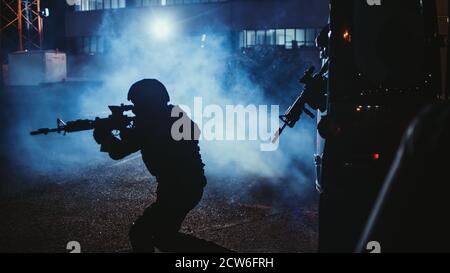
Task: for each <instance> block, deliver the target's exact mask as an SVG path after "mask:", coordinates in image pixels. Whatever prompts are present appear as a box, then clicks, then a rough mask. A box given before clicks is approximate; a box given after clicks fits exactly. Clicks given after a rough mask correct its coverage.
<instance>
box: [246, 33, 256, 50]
mask: <svg viewBox="0 0 450 273" xmlns="http://www.w3.org/2000/svg"><path fill="white" fill-rule="evenodd" d="M255 33H256V32H255V31H254V30H248V31H247V37H246V43H247V47H251V46H254V45H255V44H256V34H255Z"/></svg>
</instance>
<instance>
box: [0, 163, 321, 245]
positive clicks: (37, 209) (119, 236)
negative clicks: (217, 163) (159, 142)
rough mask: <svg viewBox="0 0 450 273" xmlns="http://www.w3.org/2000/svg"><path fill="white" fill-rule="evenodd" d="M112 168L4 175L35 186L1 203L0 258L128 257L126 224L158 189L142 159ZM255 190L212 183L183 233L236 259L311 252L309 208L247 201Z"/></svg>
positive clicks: (313, 224) (261, 194) (266, 193)
mask: <svg viewBox="0 0 450 273" xmlns="http://www.w3.org/2000/svg"><path fill="white" fill-rule="evenodd" d="M112 164H113V163H111V162H109V164H103V165H101V164H100V165H98V166H96V167H94V168H92V169H90V170H80V172H78V173H72V174H70V175H69V174H60V175H53V176H45V175H41V176H39V177H34V178H31V177H28V176H27V175H22V176H20V175H15V176H11V175H10V176H9V177H5V176H3V179H10V180H11V179H13V180H14V181H13V182H14V183H19V184H20V179H34V180H35V181H38V180H39V181H40V182H39V183H36V182H33V183H35V185H34V186H31V187H24V188H25V189H24V190H20V191H16V192H15V193H12V194H11V193H10V194H7V195H5V196H3V197H2V199H1V200H0V219H1V223H2V224H1V225H0V251H1V252H28V251H30V252H65V251H66V249H65V246H66V243H67V242H69V241H73V240H74V241H79V242H80V243H81V246H82V250H83V251H86V252H121V251H125V252H126V251H129V249H130V245H129V242H128V238H127V231H128V228H129V224H130V223H131V222H132V221H133V219H135V218H136V217H137V216H138V215H139V214H140V213H141V212H142V210H143V209H144V208H145V207H146V206H147V205H148V204H150V203H151V202H152V201H153V200H154V198H155V196H154V190H155V187H156V184H155V183H154V181H152V178H151V177H150V176H149V175H148V174H147V171H146V170H145V167H144V166H143V164H142V163H141V161H140V158H135V159H133V160H129V161H127V162H125V163H123V164H119V165H114V166H112ZM5 173H6V172H5ZM31 175H32V174H31ZM3 181H4V180H3ZM4 182H5V181H4ZM22 182H23V181H22ZM28 182H29V181H28ZM23 183H26V182H23ZM258 183H264V182H263V181H259V180H255V181H251V180H250V179H249V180H248V181H246V182H245V183H243V182H242V181H238V180H233V179H231V178H230V179H222V180H221V181H219V180H215V179H213V178H212V179H211V178H210V180H209V184H208V186H207V190H206V193H205V196H204V199H203V201H202V202H201V204H200V205H199V206H198V207H197V208H196V209H195V210H194V211H193V212H192V213H191V214H189V216H188V217H187V219H186V222H185V224H184V225H183V228H182V229H183V231H184V232H186V233H188V234H192V235H194V236H197V237H199V238H202V239H206V240H210V241H213V242H215V243H217V244H219V245H222V246H225V247H227V248H230V249H233V250H235V251H239V252H313V251H315V249H316V246H317V208H316V206H315V205H314V203H312V204H309V205H308V204H305V202H301V200H291V201H292V202H284V203H280V202H274V198H277V195H276V194H273V190H271V189H270V187H266V188H264V187H263V188H259V187H258V190H253V192H254V194H252V196H253V197H251V198H250V197H249V196H248V194H247V193H249V192H252V190H251V188H252V187H255V185H258ZM224 185H226V187H225V186H224ZM242 185H246V187H248V189H245V188H243V186H242ZM255 192H256V193H255Z"/></svg>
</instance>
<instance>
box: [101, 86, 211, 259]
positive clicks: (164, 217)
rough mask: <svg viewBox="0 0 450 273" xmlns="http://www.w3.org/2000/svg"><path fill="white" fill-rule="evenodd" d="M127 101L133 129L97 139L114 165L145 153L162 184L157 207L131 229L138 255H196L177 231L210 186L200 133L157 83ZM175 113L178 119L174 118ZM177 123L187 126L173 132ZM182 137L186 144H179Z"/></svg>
mask: <svg viewBox="0 0 450 273" xmlns="http://www.w3.org/2000/svg"><path fill="white" fill-rule="evenodd" d="M128 100H129V101H131V102H132V103H133V104H134V108H133V113H134V114H135V115H136V119H135V121H134V124H133V127H132V128H129V129H127V130H124V131H121V132H120V139H119V138H117V137H115V136H113V135H112V133H111V132H108V131H106V130H104V129H101V128H100V129H96V130H95V131H94V138H95V140H96V141H97V143H99V144H101V149H102V151H104V152H108V153H109V155H110V157H111V158H112V159H115V160H119V159H121V158H124V157H126V156H127V155H130V154H132V153H135V152H138V151H141V154H142V159H143V161H144V163H145V165H146V167H147V169H148V170H149V171H150V173H151V174H152V175H154V176H155V177H156V179H157V181H158V188H157V198H156V201H155V202H154V203H153V204H152V205H151V206H150V207H148V208H147V209H146V210H145V211H144V214H143V215H142V216H141V217H139V218H138V219H137V220H136V221H135V223H134V224H133V226H132V227H131V230H130V241H131V245H132V247H133V251H136V252H153V251H154V246H156V247H157V248H158V249H160V250H162V251H173V252H176V251H195V249H192V248H189V247H190V246H186V245H184V244H183V243H180V236H181V237H183V235H181V234H180V233H178V231H179V229H180V226H181V223H182V222H183V220H184V218H185V217H186V215H187V214H188V212H189V211H190V210H192V209H193V208H194V207H195V206H196V205H197V204H198V203H199V201H200V199H201V197H202V194H203V188H204V186H205V185H206V178H205V176H204V171H203V166H204V164H203V162H202V159H201V156H200V149H199V146H198V141H197V140H198V136H199V134H200V130H199V129H198V127H197V125H196V124H195V123H194V122H192V121H191V120H190V119H189V117H187V115H186V114H185V113H184V112H182V111H181V109H180V108H179V107H178V106H173V105H169V104H168V102H169V94H168V93H167V90H166V88H165V87H164V85H163V84H162V83H161V82H159V81H157V80H155V79H144V80H141V81H139V82H136V83H134V84H133V85H132V86H131V88H130V90H129V92H128ZM172 112H173V113H177V116H175V117H172V115H171V113H172ZM180 118H182V119H184V122H183V123H180V120H181V119H180ZM175 122H177V124H178V123H180V124H184V125H185V126H172V125H174V123H175ZM186 124H187V125H188V126H186ZM172 127H174V130H172ZM181 134H183V135H184V136H185V138H184V139H181V140H180V136H181ZM186 135H187V136H188V137H186ZM191 247H192V246H191Z"/></svg>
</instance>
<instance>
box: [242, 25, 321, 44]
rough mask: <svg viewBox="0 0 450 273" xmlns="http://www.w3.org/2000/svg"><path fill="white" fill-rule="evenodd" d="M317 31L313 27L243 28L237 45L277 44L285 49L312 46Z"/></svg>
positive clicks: (318, 30)
mask: <svg viewBox="0 0 450 273" xmlns="http://www.w3.org/2000/svg"><path fill="white" fill-rule="evenodd" d="M319 32H320V29H315V28H307V29H301V28H297V29H293V28H291V29H276V30H275V29H268V30H243V31H241V32H239V47H240V48H246V47H252V46H255V45H267V46H271V45H272V46H273V45H277V46H284V47H285V48H286V49H295V48H298V47H305V46H307V47H313V46H315V40H316V36H317V35H318V34H319Z"/></svg>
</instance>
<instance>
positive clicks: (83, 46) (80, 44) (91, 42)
mask: <svg viewBox="0 0 450 273" xmlns="http://www.w3.org/2000/svg"><path fill="white" fill-rule="evenodd" d="M75 44H76V47H75V48H73V49H72V50H73V51H74V52H73V53H76V54H90V55H93V54H99V53H104V52H105V48H106V44H105V38H104V37H101V36H89V37H78V38H76V43H75Z"/></svg>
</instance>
